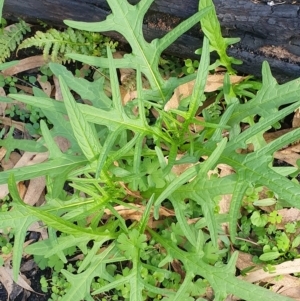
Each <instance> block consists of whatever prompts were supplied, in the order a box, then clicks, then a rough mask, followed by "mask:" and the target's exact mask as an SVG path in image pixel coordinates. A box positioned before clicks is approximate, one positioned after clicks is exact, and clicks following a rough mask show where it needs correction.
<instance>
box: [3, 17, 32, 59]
mask: <svg viewBox="0 0 300 301" xmlns="http://www.w3.org/2000/svg"><path fill="white" fill-rule="evenodd" d="M26 32H30V26H29V25H28V24H27V23H26V22H24V21H23V20H20V21H19V22H18V23H16V24H13V25H10V26H8V27H6V28H5V29H4V31H3V33H2V34H0V63H3V62H5V60H6V59H7V58H8V57H10V55H11V52H12V51H14V50H15V49H16V48H17V46H18V45H19V44H20V42H21V41H22V39H23V37H24V35H25V34H26Z"/></svg>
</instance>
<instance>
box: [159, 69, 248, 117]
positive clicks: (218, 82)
mask: <svg viewBox="0 0 300 301" xmlns="http://www.w3.org/2000/svg"><path fill="white" fill-rule="evenodd" d="M224 76H225V74H218V73H217V74H210V75H208V77H207V82H206V86H205V88H204V92H213V91H216V90H218V89H219V88H220V87H222V86H223V82H224ZM243 79H244V77H243V76H238V75H230V82H231V83H232V84H237V83H239V82H241V81H242V80H243ZM194 85H195V80H193V81H190V82H187V83H185V84H183V85H180V86H179V87H177V88H176V89H175V90H174V94H173V96H172V97H171V98H170V100H169V101H168V102H167V103H166V104H165V107H164V110H165V111H169V110H171V109H177V108H178V107H179V103H180V101H181V100H182V99H184V98H186V97H188V96H190V95H192V92H193V89H194Z"/></svg>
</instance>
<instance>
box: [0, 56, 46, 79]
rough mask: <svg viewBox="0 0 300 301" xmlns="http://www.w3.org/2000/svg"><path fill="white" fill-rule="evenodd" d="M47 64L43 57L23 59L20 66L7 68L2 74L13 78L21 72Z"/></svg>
mask: <svg viewBox="0 0 300 301" xmlns="http://www.w3.org/2000/svg"><path fill="white" fill-rule="evenodd" d="M45 64H46V61H45V59H44V57H43V56H42V55H35V56H31V57H28V58H25V59H22V60H20V61H19V62H18V64H16V65H14V66H12V67H10V68H7V69H6V70H4V71H3V72H2V73H3V75H5V76H12V75H15V74H17V73H20V72H24V71H27V70H31V69H34V68H38V67H41V66H43V65H45Z"/></svg>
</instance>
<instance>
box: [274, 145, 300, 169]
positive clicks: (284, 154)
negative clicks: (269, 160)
mask: <svg viewBox="0 0 300 301" xmlns="http://www.w3.org/2000/svg"><path fill="white" fill-rule="evenodd" d="M274 158H276V159H278V160H281V161H284V162H286V163H288V164H290V165H293V166H295V167H298V165H297V160H299V159H300V154H298V153H295V152H293V151H291V150H290V148H286V149H283V150H280V151H277V152H275V153H274Z"/></svg>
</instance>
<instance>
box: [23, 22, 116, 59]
mask: <svg viewBox="0 0 300 301" xmlns="http://www.w3.org/2000/svg"><path fill="white" fill-rule="evenodd" d="M107 45H108V46H110V47H111V48H112V49H114V48H115V47H116V46H117V43H116V42H113V41H111V39H110V38H108V37H105V36H103V35H102V34H99V33H89V32H86V31H81V30H74V29H72V28H70V27H68V28H67V29H65V30H63V31H59V30H57V29H55V28H51V29H48V30H47V31H46V32H43V31H37V32H36V33H35V35H34V36H32V37H29V38H27V39H25V40H24V41H23V42H22V43H21V44H20V45H19V47H18V50H20V49H24V48H29V47H33V46H34V47H38V48H41V49H43V55H44V58H45V59H46V60H47V59H48V58H50V59H51V61H52V62H63V63H64V62H66V61H67V60H68V59H67V58H66V57H65V54H67V53H81V54H86V55H93V56H102V55H105V54H106V46H107Z"/></svg>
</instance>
